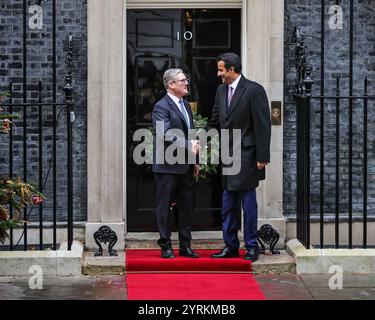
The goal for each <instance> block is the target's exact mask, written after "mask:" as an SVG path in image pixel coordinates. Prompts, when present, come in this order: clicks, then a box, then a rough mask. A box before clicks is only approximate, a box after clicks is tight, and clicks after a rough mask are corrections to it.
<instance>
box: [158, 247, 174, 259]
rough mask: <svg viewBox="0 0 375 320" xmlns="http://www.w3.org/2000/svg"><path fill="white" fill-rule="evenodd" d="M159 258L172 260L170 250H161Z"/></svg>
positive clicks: (171, 251) (172, 256) (172, 255)
mask: <svg viewBox="0 0 375 320" xmlns="http://www.w3.org/2000/svg"><path fill="white" fill-rule="evenodd" d="M161 257H162V258H174V257H175V256H174V253H173V250H172V248H166V249H161Z"/></svg>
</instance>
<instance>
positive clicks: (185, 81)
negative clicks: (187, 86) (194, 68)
mask: <svg viewBox="0 0 375 320" xmlns="http://www.w3.org/2000/svg"><path fill="white" fill-rule="evenodd" d="M172 82H184V83H189V82H190V79H181V80H172Z"/></svg>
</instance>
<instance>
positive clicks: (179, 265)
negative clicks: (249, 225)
mask: <svg viewBox="0 0 375 320" xmlns="http://www.w3.org/2000/svg"><path fill="white" fill-rule="evenodd" d="M196 251H197V252H198V253H199V258H195V259H192V258H186V257H180V256H179V255H178V250H174V253H175V256H176V258H175V259H164V258H161V257H160V250H127V251H126V272H127V273H192V272H193V273H228V272H229V273H241V272H242V273H249V272H250V271H251V262H250V261H246V260H245V259H243V258H226V259H212V258H211V257H210V255H211V254H213V253H215V252H217V251H218V250H196ZM243 255H244V252H241V256H243Z"/></svg>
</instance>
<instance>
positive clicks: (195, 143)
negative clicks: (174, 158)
mask: <svg viewBox="0 0 375 320" xmlns="http://www.w3.org/2000/svg"><path fill="white" fill-rule="evenodd" d="M190 142H191V152H192V153H193V154H194V155H197V154H198V153H199V152H200V151H201V149H202V146H201V145H200V142H199V140H191V141H190Z"/></svg>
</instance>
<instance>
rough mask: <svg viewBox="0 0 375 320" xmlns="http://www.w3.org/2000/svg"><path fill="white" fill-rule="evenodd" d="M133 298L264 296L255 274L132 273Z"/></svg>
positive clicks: (129, 278)
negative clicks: (254, 276)
mask: <svg viewBox="0 0 375 320" xmlns="http://www.w3.org/2000/svg"><path fill="white" fill-rule="evenodd" d="M126 282H127V286H128V299H129V300H264V296H263V294H262V292H261V291H260V289H259V287H258V284H257V283H256V281H255V280H254V278H253V276H252V275H251V274H238V273H237V274H236V273H234V274H181V273H180V274H128V275H127V280H126Z"/></svg>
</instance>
